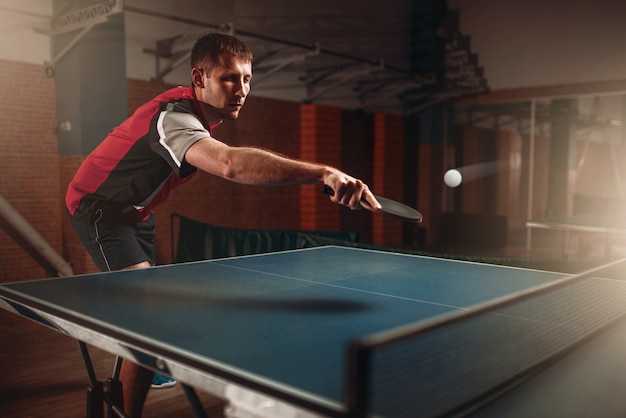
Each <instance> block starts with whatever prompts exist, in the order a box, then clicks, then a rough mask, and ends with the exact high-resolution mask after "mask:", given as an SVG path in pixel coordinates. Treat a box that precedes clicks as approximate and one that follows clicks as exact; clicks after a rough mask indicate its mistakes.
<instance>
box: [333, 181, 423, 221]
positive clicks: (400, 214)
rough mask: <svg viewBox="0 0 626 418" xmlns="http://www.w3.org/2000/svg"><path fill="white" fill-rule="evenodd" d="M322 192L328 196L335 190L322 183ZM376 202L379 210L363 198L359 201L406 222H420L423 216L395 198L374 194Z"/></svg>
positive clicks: (374, 210)
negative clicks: (379, 207)
mask: <svg viewBox="0 0 626 418" xmlns="http://www.w3.org/2000/svg"><path fill="white" fill-rule="evenodd" d="M322 191H323V193H324V194H326V195H328V196H333V195H334V194H335V191H334V190H333V189H332V188H331V187H330V186H327V185H324V188H323V190H322ZM374 197H375V198H376V200H378V203H380V206H381V210H380V211H379V210H377V209H374V208H373V207H371V206H370V205H369V204H368V203H367V202H365V201H364V200H362V201H361V207H363V208H365V209H367V210H369V211H370V212H374V213H378V212H383V213H385V214H387V215H391V216H394V217H396V218H400V219H402V220H404V221H408V222H422V219H423V216H422V214H421V213H419V212H418V211H417V210H416V209H413V208H412V207H410V206H407V205H405V204H403V203H400V202H396V201H395V200H391V199H387V198H384V197H381V196H374Z"/></svg>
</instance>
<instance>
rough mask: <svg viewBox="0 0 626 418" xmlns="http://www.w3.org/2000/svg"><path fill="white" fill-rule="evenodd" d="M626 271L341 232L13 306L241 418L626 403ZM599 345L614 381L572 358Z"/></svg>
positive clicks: (8, 291) (59, 282)
mask: <svg viewBox="0 0 626 418" xmlns="http://www.w3.org/2000/svg"><path fill="white" fill-rule="evenodd" d="M625 272H626V267H624V266H623V263H622V260H620V261H616V262H612V263H610V264H609V265H607V266H603V268H598V269H594V270H590V271H587V272H584V273H582V274H579V275H575V276H569V275H565V274H561V273H555V272H548V271H539V270H531V269H523V268H516V267H507V266H502V265H492V264H483V263H477V262H468V261H459V260H452V259H445V258H436V257H428V256H420V255H411V254H402V253H394V252H388V251H380V250H375V249H362V248H350V247H338V246H329V247H317V248H309V249H301V250H293V251H286V252H278V253H269V254H259V255H252V256H242V257H233V258H224V259H218V260H208V261H200V262H191V263H181V264H176V265H169V266H160V267H154V268H150V269H145V270H132V271H120V272H111V273H97V274H87V275H78V276H72V277H61V278H49V279H41V280H33V281H24V282H15V283H8V284H2V285H0V305H1V306H2V307H3V308H5V309H8V310H11V311H13V312H15V313H17V314H20V315H22V316H24V317H26V318H29V319H31V320H34V321H37V322H39V323H41V324H43V325H46V326H48V327H51V328H53V329H55V330H57V331H59V332H62V333H65V334H67V335H69V336H71V337H73V338H75V339H77V340H79V341H81V342H82V344H83V345H81V347H83V346H86V344H89V345H93V346H97V347H100V348H102V349H104V350H106V351H108V352H110V353H113V354H115V355H117V356H119V357H120V358H126V359H130V360H132V361H134V362H137V363H139V364H142V365H144V366H145V367H148V368H151V369H153V370H155V371H159V372H161V373H164V374H167V375H170V376H172V377H174V378H175V379H177V381H179V382H180V383H181V384H182V385H183V386H184V387H185V388H186V392H187V393H191V394H193V392H194V390H200V391H204V392H207V393H211V394H213V395H216V396H218V397H220V398H223V399H224V400H225V401H226V402H227V403H228V408H227V411H226V413H227V414H228V415H229V416H233V417H320V416H329V417H393V418H396V417H400V418H402V417H418V416H419V417H430V416H466V415H471V416H474V417H503V416H514V415H511V413H512V412H513V411H515V410H518V409H519V408H518V407H517V406H516V405H520V404H521V405H524V408H526V409H523V410H525V411H527V410H528V408H530V407H531V406H532V405H535V406H536V407H537V408H540V409H541V408H544V409H545V408H560V407H567V408H572V407H573V408H576V410H578V411H580V410H582V408H584V407H585V406H586V405H580V403H583V404H584V403H585V401H586V400H588V399H587V398H585V397H584V396H572V397H571V398H568V399H567V402H564V404H566V405H557V406H554V405H548V406H546V396H545V393H546V390H547V389H545V388H546V387H547V388H555V387H558V388H560V389H562V390H566V389H567V388H570V389H571V390H572V391H574V392H576V391H577V390H581V391H583V392H585V393H587V394H588V393H590V392H592V390H591V389H590V386H593V388H595V389H598V388H600V387H601V388H602V389H601V390H602V393H603V394H604V396H608V397H611V399H612V403H611V405H613V407H614V409H619V410H620V412H621V414H622V415H623V413H624V411H626V401H624V397H623V392H624V389H626V386H624V384H626V381H624V380H625V379H626V378H624V377H623V376H626V366H625V365H624V364H625V363H626V362H625V361H623V360H624V359H623V357H624V356H623V351H624V350H623V344H622V343H623V342H626V336H625V335H626V325H625V324H623V323H622V322H623V321H622V320H621V318H622V316H623V315H624V313H626V281H624V277H626V274H624V273H625ZM620 324H621V325H620ZM616 330H617V331H616ZM607 339H609V340H611V341H613V342H614V343H613V345H611V344H609V343H606V340H607ZM596 341H600V342H601V343H600V344H599V345H600V348H599V349H595V350H592V349H589V347H591V345H590V344H593V343H594V342H596ZM603 341H604V342H603ZM607 344H608V346H611V347H615V349H614V350H615V351H618V352H619V354H617V355H608V354H607V352H606V350H607V348H606V347H607ZM574 348H575V350H574ZM0 349H1V348H0ZM586 350H590V352H589V353H587V351H586ZM602 350H604V351H602ZM581 352H582V353H583V354H579V353H581ZM585 353H586V354H585ZM576 355H580V356H583V357H584V356H587V357H585V358H586V359H587V360H588V361H576V360H571V359H572V356H576ZM594 356H595V357H594ZM596 357H597V358H601V361H602V362H603V363H602V364H604V368H603V370H607V369H608V370H612V371H613V373H614V374H615V375H616V377H614V378H610V377H608V378H607V376H602V379H599V380H602V381H605V383H606V385H603V384H602V382H600V381H597V382H593V384H592V385H591V384H590V383H589V382H587V379H588V378H589V376H585V377H584V378H582V379H572V378H571V376H572V375H571V374H570V375H568V376H569V377H567V376H566V377H563V375H562V374H561V373H559V372H558V370H559V367H564V366H559V365H562V364H566V365H568V366H567V367H566V369H567V370H569V371H570V372H571V373H573V371H572V370H574V371H575V370H579V371H580V372H581V373H587V372H588V368H589V365H590V364H591V368H592V369H594V370H597V368H598V367H597V366H598V364H600V362H599V360H597V358H596ZM589 358H592V360H589ZM557 359H558V361H557ZM568 359H569V360H568ZM568 361H569V363H568ZM547 366H549V367H548V368H546V367H547ZM581 367H582V369H581ZM585 367H587V368H585ZM577 368H578V369H577ZM553 370H557V372H554V373H556V376H552V377H549V375H548V377H543V379H545V381H546V382H547V383H543V385H544V386H542V384H541V383H537V384H536V387H537V389H535V386H533V385H531V387H530V389H527V388H526V385H527V384H529V383H531V382H533V381H537V380H536V379H539V380H541V379H542V376H544V374H545V373H548V374H549V373H550V371H553ZM620 371H622V372H623V373H619V372H620ZM531 376H532V377H531ZM618 376H621V381H618V380H619V379H620V377H618ZM92 384H93V381H92ZM620 384H622V385H621V386H619V385H620ZM511 388H514V389H512V390H509V389H511ZM105 392H106V390H105ZM615 393H617V394H618V395H617V396H616V397H612V396H613V395H614V394H615ZM190 399H191V400H192V403H193V396H190ZM109 400H110V399H109ZM113 400H115V399H113ZM601 404H604V405H605V406H606V405H608V404H609V402H602V403H601ZM196 406H197V405H196ZM599 407H602V405H598V404H596V403H594V404H593V408H594V409H593V411H594V414H595V415H594V416H604V417H607V416H610V415H606V414H603V413H601V412H598V411H599V410H598V408H599ZM101 410H102V408H101ZM520 410H522V409H520ZM503 411H506V412H507V413H506V414H503ZM113 412H115V410H113ZM196 412H197V414H199V415H201V414H202V411H198V408H196ZM543 412H546V411H545V410H543ZM550 412H551V414H548V415H550V416H564V415H559V413H558V411H556V410H551V411H550ZM604 412H606V413H608V412H609V411H604ZM521 416H523V415H521ZM535 416H537V415H535ZM543 416H546V415H545V414H544V415H543ZM615 416H618V415H615ZM620 416H621V415H620Z"/></svg>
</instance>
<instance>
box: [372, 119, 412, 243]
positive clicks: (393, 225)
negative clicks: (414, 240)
mask: <svg viewBox="0 0 626 418" xmlns="http://www.w3.org/2000/svg"><path fill="white" fill-rule="evenodd" d="M403 152H404V118H403V117H402V116H395V115H387V114H376V115H375V116H374V180H373V183H372V187H373V190H374V191H375V192H376V194H378V195H381V196H384V197H386V198H389V199H393V200H398V201H402V200H403V192H404V182H403V178H404V166H403V163H402V162H403V160H404V155H403ZM402 227H403V222H402V221H401V220H398V219H395V218H391V217H388V216H375V217H373V218H372V242H373V243H374V244H376V245H384V246H397V247H400V246H402Z"/></svg>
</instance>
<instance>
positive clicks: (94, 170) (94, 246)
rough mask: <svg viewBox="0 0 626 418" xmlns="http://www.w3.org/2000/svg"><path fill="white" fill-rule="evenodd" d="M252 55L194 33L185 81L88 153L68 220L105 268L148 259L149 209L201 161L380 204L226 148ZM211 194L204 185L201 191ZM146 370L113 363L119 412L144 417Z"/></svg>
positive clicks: (352, 183) (348, 200)
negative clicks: (227, 123)
mask: <svg viewBox="0 0 626 418" xmlns="http://www.w3.org/2000/svg"><path fill="white" fill-rule="evenodd" d="M252 60H253V57H252V53H251V52H250V50H249V49H248V48H247V46H246V45H245V44H243V43H242V42H240V41H239V40H237V39H236V38H234V37H231V36H228V35H223V34H211V35H207V36H205V37H203V38H201V39H200V40H198V41H197V43H196V45H195V46H194V48H193V50H192V55H191V81H192V85H191V86H190V87H178V88H174V89H171V90H169V91H166V92H165V93H163V94H161V95H159V96H157V97H156V98H154V99H153V100H152V101H150V102H148V103H146V104H144V105H143V106H141V107H140V108H139V109H137V111H136V112H135V113H134V114H133V115H132V116H131V117H130V118H128V119H127V120H126V121H124V122H123V123H122V124H121V125H120V126H118V127H116V128H115V129H114V130H113V132H111V133H110V134H109V135H108V136H107V137H106V138H105V139H104V141H103V142H102V143H101V144H100V145H99V146H98V147H97V148H96V149H95V150H94V151H93V152H92V153H90V154H89V155H88V156H87V157H86V158H85V160H84V162H83V163H82V165H81V166H80V168H79V169H78V172H77V173H76V175H75V177H74V179H73V180H72V181H71V183H70V185H69V187H68V190H67V195H66V205H67V209H68V211H69V217H70V221H71V223H72V225H73V227H74V229H75V230H76V232H77V234H78V236H79V237H80V239H81V241H82V242H83V243H84V245H85V246H86V247H87V250H88V251H89V253H90V254H91V256H92V257H93V259H94V262H95V264H96V265H97V266H98V268H99V269H100V270H102V271H112V270H121V269H135V268H147V267H150V266H152V265H153V264H154V233H155V226H154V217H153V214H152V209H154V207H155V206H157V205H158V204H159V203H161V202H163V201H164V200H165V199H166V198H167V196H168V194H169V193H170V191H171V190H172V189H173V188H174V187H177V186H179V185H181V184H183V183H185V182H187V181H188V180H190V179H191V178H192V177H193V176H194V175H195V174H196V172H197V170H198V169H200V170H203V171H206V172H208V173H210V174H214V175H216V176H219V177H222V178H225V179H228V180H231V181H234V182H237V183H243V184H251V185H280V184H290V183H291V184H316V183H319V184H326V185H328V186H330V187H331V188H332V189H333V190H334V191H335V193H334V195H333V196H332V197H331V198H330V199H331V200H332V201H333V202H336V203H338V204H342V205H346V206H349V207H351V208H356V207H358V206H359V202H361V200H364V201H365V202H367V203H368V204H369V205H371V206H372V207H374V208H380V205H379V204H378V202H377V201H376V198H375V197H374V195H372V193H371V192H370V190H369V188H368V187H367V185H365V184H364V183H363V182H362V181H360V180H358V179H356V178H354V177H352V176H349V175H347V174H345V173H343V172H342V171H340V170H338V169H336V168H333V167H329V166H326V165H321V164H316V163H310V162H304V161H299V160H294V159H291V158H287V157H284V156H281V155H278V154H276V153H274V152H271V151H267V150H263V149H259V148H253V147H231V146H229V145H227V144H226V143H224V142H221V141H219V140H217V139H216V138H215V137H214V136H213V134H212V132H213V130H214V129H215V128H216V127H217V126H218V125H220V124H221V123H222V122H223V121H224V120H235V119H237V117H238V116H239V111H240V110H241V108H242V107H243V105H244V102H245V100H246V97H247V96H248V93H249V92H250V79H251V78H252ZM207 193H210V191H207ZM152 375H153V373H152V372H151V371H149V370H146V369H144V368H142V367H140V366H137V365H135V364H134V363H131V362H129V361H124V362H123V364H122V368H121V371H120V380H121V381H122V384H123V392H124V403H125V410H126V413H127V414H128V415H130V416H131V417H139V416H141V412H142V408H143V403H144V401H145V398H146V395H147V392H148V389H149V387H150V383H151V379H152Z"/></svg>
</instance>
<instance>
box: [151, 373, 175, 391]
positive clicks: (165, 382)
mask: <svg viewBox="0 0 626 418" xmlns="http://www.w3.org/2000/svg"><path fill="white" fill-rule="evenodd" d="M175 384H176V380H174V379H172V378H171V377H167V376H163V375H162V374H159V373H155V374H154V377H153V378H152V385H150V387H151V388H152V389H166V388H171V387H172V386H174V385H175Z"/></svg>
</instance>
